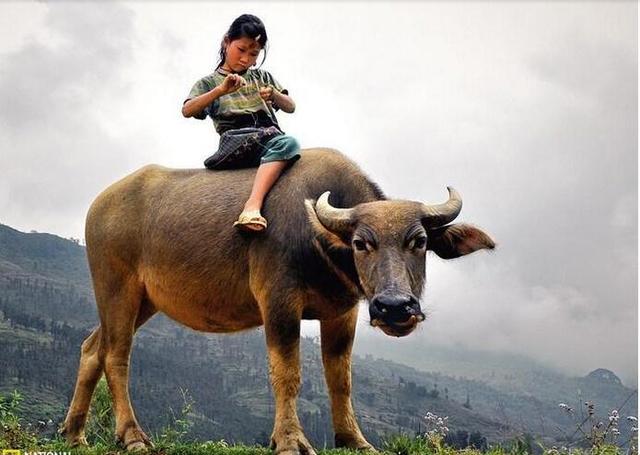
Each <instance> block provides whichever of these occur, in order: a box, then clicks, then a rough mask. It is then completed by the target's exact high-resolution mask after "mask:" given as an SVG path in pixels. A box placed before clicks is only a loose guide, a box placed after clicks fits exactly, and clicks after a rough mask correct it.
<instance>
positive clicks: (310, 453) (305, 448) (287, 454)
mask: <svg viewBox="0 0 640 455" xmlns="http://www.w3.org/2000/svg"><path fill="white" fill-rule="evenodd" d="M271 448H272V449H274V452H273V453H274V455H317V454H316V451H315V450H314V449H313V446H312V445H311V444H310V443H309V441H307V438H306V437H305V436H304V435H303V434H302V433H300V434H298V435H296V434H295V433H294V434H285V435H284V436H283V437H281V438H277V437H275V436H274V437H272V438H271Z"/></svg>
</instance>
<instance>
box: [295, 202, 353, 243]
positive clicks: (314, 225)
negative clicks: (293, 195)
mask: <svg viewBox="0 0 640 455" xmlns="http://www.w3.org/2000/svg"><path fill="white" fill-rule="evenodd" d="M314 205H315V201H313V200H311V199H307V200H305V201H304V206H305V209H306V211H307V219H308V220H309V224H311V229H312V230H313V232H314V234H315V237H316V240H317V241H318V242H320V245H321V246H322V248H323V249H324V250H327V249H349V250H350V249H351V245H350V244H349V243H348V240H347V239H343V238H342V237H340V236H339V235H337V234H335V233H333V232H332V231H330V230H329V229H327V228H326V227H325V226H324V224H322V223H321V222H320V219H319V218H318V215H317V214H316V210H315V208H314Z"/></svg>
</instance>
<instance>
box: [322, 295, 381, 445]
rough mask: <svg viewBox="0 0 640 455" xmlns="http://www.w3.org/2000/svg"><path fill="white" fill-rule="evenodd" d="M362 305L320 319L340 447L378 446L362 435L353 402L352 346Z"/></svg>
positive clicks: (323, 349)
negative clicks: (341, 313)
mask: <svg viewBox="0 0 640 455" xmlns="http://www.w3.org/2000/svg"><path fill="white" fill-rule="evenodd" d="M357 319H358V307H355V308H353V309H352V310H351V311H349V312H348V313H346V314H344V315H343V316H341V317H339V318H335V319H331V320H326V321H320V336H321V342H322V363H323V364H324V376H325V379H326V381H327V387H328V388H329V397H330V399H331V415H332V417H333V431H334V433H335V445H336V447H348V448H351V449H362V450H375V449H374V448H373V446H372V445H371V444H369V443H368V442H367V440H366V439H365V438H364V436H363V435H362V432H361V431H360V427H359V426H358V422H357V421H356V416H355V413H354V412H353V405H352V404H351V347H352V346H353V339H354V336H355V332H356V321H357Z"/></svg>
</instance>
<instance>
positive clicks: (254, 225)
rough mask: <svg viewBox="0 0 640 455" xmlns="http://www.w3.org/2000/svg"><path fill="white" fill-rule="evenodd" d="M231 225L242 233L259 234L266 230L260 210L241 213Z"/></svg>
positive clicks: (265, 223)
mask: <svg viewBox="0 0 640 455" xmlns="http://www.w3.org/2000/svg"><path fill="white" fill-rule="evenodd" d="M233 225H234V226H235V227H237V228H238V229H240V230H243V231H250V232H260V231H264V230H265V229H266V228H267V220H265V219H264V218H263V217H262V215H261V214H260V210H249V211H246V212H242V213H241V214H240V216H239V217H238V221H236V222H235V223H233Z"/></svg>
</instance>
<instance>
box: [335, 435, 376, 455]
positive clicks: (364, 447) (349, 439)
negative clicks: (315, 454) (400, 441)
mask: <svg viewBox="0 0 640 455" xmlns="http://www.w3.org/2000/svg"><path fill="white" fill-rule="evenodd" d="M335 446H336V449H338V448H343V447H344V448H347V449H352V450H359V451H361V452H371V453H378V451H377V450H376V449H375V447H373V446H372V445H371V444H369V443H368V442H367V440H366V439H364V438H363V437H362V436H361V435H349V434H344V433H338V434H336V435H335Z"/></svg>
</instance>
